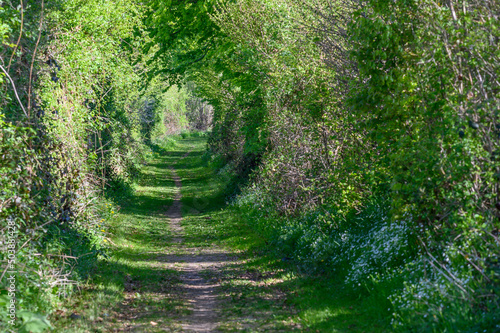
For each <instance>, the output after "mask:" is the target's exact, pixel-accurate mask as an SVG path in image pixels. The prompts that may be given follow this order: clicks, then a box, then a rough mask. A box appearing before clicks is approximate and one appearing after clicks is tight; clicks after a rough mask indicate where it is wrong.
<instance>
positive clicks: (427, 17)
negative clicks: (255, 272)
mask: <svg viewBox="0 0 500 333" xmlns="http://www.w3.org/2000/svg"><path fill="white" fill-rule="evenodd" d="M499 12H500V4H499V3H498V1H497V0H486V1H478V0H450V1H447V2H444V3H440V2H434V1H430V0H396V1H387V0H363V1H351V0H338V1H326V0H274V1H270V0H232V1H229V0H228V1H225V0H199V1H187V2H186V1H160V0H150V1H147V2H145V3H144V2H139V1H134V0H114V1H103V0H91V1H83V0H58V1H50V2H48V3H45V2H44V1H43V0H36V1H29V2H26V3H24V2H23V1H21V2H20V4H17V3H14V2H12V1H10V0H4V1H0V39H1V42H2V46H1V49H0V56H1V73H0V94H1V100H0V105H1V107H2V109H1V113H0V128H1V132H0V156H1V160H0V171H1V174H0V223H1V224H0V228H1V229H2V235H1V236H0V237H1V238H0V241H1V246H2V251H1V254H0V260H1V262H2V273H1V274H2V275H1V278H0V284H1V289H0V305H1V309H0V318H1V321H0V323H1V324H0V327H1V328H2V329H4V328H7V327H8V326H7V325H9V319H10V317H9V313H8V311H7V309H8V308H7V305H8V304H9V302H10V296H9V293H8V290H9V283H10V282H8V281H9V280H7V277H8V276H9V274H10V273H7V272H8V271H9V261H8V260H9V259H12V258H9V252H8V249H10V248H12V245H10V244H13V243H12V242H14V244H15V262H16V266H15V268H16V269H15V272H16V274H15V276H16V290H17V294H16V297H17V298H16V300H17V316H18V318H20V319H21V320H20V321H17V322H16V325H17V326H16V327H15V328H16V329H19V330H20V331H30V330H32V331H35V330H43V329H45V328H47V327H49V326H50V323H49V321H48V320H47V318H46V316H47V315H48V314H50V313H51V312H52V311H53V310H54V309H55V308H57V307H58V306H59V305H60V304H61V303H62V302H64V298H65V296H66V295H67V294H68V293H71V292H72V291H73V288H72V286H74V285H77V284H78V283H80V281H82V280H84V279H85V278H86V277H87V276H88V275H91V274H92V270H93V267H95V266H94V264H95V262H96V260H97V259H98V258H99V257H101V258H104V257H105V256H106V252H105V248H106V241H107V236H106V235H107V234H106V233H107V231H106V230H105V228H103V225H104V223H103V222H104V221H105V220H106V218H107V217H109V216H110V215H112V214H113V213H114V210H116V207H114V206H113V204H112V198H113V197H114V196H119V195H122V194H123V192H124V191H128V190H130V189H131V184H132V181H133V179H134V175H135V174H136V173H137V170H138V168H140V165H141V163H142V162H143V161H144V159H145V156H147V155H148V154H149V152H150V147H151V146H152V145H154V144H162V145H167V144H170V143H169V140H170V139H169V137H168V135H169V134H173V133H179V132H182V131H183V130H186V129H188V128H195V129H197V130H207V129H211V132H210V134H209V146H208V153H207V155H206V156H205V157H206V158H207V159H209V160H210V162H211V163H213V165H215V166H217V167H218V168H219V175H220V176H221V177H222V179H223V180H224V182H225V183H226V185H227V194H228V197H229V199H230V201H232V202H233V204H234V205H235V206H238V207H239V208H241V209H242V210H243V211H244V212H245V214H248V215H250V216H251V217H252V221H254V223H253V227H254V228H255V229H256V230H258V232H259V233H260V234H261V235H262V236H263V237H264V238H265V239H266V241H267V242H268V243H269V244H271V245H272V246H273V247H275V248H277V249H278V251H279V252H280V253H281V254H282V255H283V256H284V257H285V258H288V259H287V260H290V261H293V262H294V263H295V264H296V265H297V267H299V269H301V270H304V271H308V272H314V273H315V274H325V275H328V274H335V275H336V276H337V277H340V278H341V279H342V281H343V284H342V286H341V287H342V288H346V289H350V290H353V291H354V292H356V293H360V294H361V295H366V296H368V297H370V296H373V295H377V297H379V298H382V299H384V300H385V301H386V302H387V303H388V304H390V305H389V306H390V308H389V309H388V310H385V307H384V310H380V311H382V315H383V316H384V317H392V325H393V326H394V329H395V330H401V331H419V332H420V331H435V332H443V331H449V332H456V331H479V330H482V331H484V330H486V331H494V330H498V329H499V326H498V324H497V323H498V322H499V321H500V318H499V316H500V304H499V294H500V261H499V260H500V257H499V253H500V241H499V230H500V222H499V218H500V213H499V211H500V199H499V192H498V191H499V189H498V184H499V179H500V165H499V161H500V159H499V154H500V141H499V138H500V119H499V110H500V100H499V97H498V96H499V93H500V83H499V81H498V77H500V59H499V57H500V53H499V52H500V51H499V48H498V44H499V38H500V36H499V31H500V30H499V27H500V26H499V23H498V22H499V17H498V13H499ZM168 87H171V88H170V89H169V90H167V88H168ZM13 239H14V240H13ZM1 325H3V326H1Z"/></svg>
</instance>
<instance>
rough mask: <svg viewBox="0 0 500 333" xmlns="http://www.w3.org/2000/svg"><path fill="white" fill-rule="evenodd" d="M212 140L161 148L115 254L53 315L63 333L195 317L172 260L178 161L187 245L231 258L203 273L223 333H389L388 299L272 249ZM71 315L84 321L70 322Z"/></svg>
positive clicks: (114, 236) (168, 326) (119, 215)
mask: <svg viewBox="0 0 500 333" xmlns="http://www.w3.org/2000/svg"><path fill="white" fill-rule="evenodd" d="M205 140H206V139H205V138H204V137H197V136H186V138H184V139H181V138H176V144H175V146H169V150H168V151H165V150H162V149H159V148H156V149H155V151H156V153H155V155H154V156H153V157H152V158H151V160H150V162H149V163H148V165H146V166H144V168H143V170H142V172H141V173H142V175H141V178H140V179H139V180H138V182H137V184H135V191H134V194H133V195H131V196H128V197H124V198H122V199H120V200H119V201H118V202H116V204H117V206H118V207H120V209H119V210H118V211H117V212H115V214H114V216H113V217H112V219H111V220H110V221H109V223H108V225H107V226H106V228H107V234H108V235H107V236H108V237H109V241H110V242H111V243H112V244H110V248H109V254H110V258H109V259H108V260H102V261H101V262H100V263H99V267H98V269H97V271H98V274H97V275H95V276H93V277H92V279H91V280H89V281H88V283H86V284H85V286H84V287H83V288H82V290H81V291H80V292H79V293H77V295H75V296H76V297H74V298H73V299H72V300H68V302H67V304H66V305H65V306H64V307H63V308H62V309H61V310H60V311H58V312H57V313H56V314H54V315H53V316H52V317H51V319H52V321H53V322H54V323H55V327H56V329H55V331H57V332H109V331H113V330H118V329H128V328H131V327H132V328H133V327H135V329H137V330H139V331H141V332H160V331H165V330H167V331H168V330H173V329H174V328H173V326H172V325H173V322H174V321H175V318H176V317H178V316H179V315H181V314H185V313H187V310H186V309H187V307H186V304H184V303H183V302H182V301H181V297H180V294H179V283H180V280H179V273H178V271H177V270H176V269H175V268H176V266H175V265H170V266H169V265H167V264H166V262H165V261H166V260H165V257H166V256H168V255H176V254H179V253H180V249H179V248H178V245H176V244H173V243H171V242H170V240H171V237H172V234H171V232H170V230H169V228H168V224H167V223H168V219H167V218H166V217H165V212H166V211H167V209H168V207H169V206H170V205H171V204H172V198H173V194H174V189H175V184H174V182H173V181H172V178H171V171H170V170H169V166H171V165H174V164H175V169H176V171H177V174H178V175H179V176H180V177H181V179H182V183H183V187H182V194H183V199H182V201H183V217H184V219H183V221H182V225H183V227H184V231H185V235H184V237H183V240H184V245H185V246H188V247H193V248H199V249H200V250H202V249H203V248H205V247H207V246H210V245H212V244H215V245H217V246H219V247H220V248H222V249H223V250H224V252H225V253H226V254H227V255H228V258H230V260H228V262H227V264H226V265H225V266H224V268H223V269H221V270H220V271H213V270H212V271H208V270H207V271H205V272H204V273H203V276H204V277H205V278H206V279H207V280H213V281H218V282H219V283H220V285H221V287H220V288H219V296H218V297H219V299H220V300H221V304H222V311H221V317H220V320H221V325H220V330H221V331H223V332H232V331H243V332H256V331H262V332H268V331H282V332H289V331H300V332H302V331H304V332H390V331H391V330H390V328H389V323H388V319H387V318H388V317H389V313H388V311H387V309H388V308H389V306H388V304H387V300H385V299H376V298H375V297H374V296H373V295H370V294H368V293H366V292H365V293H361V294H356V293H353V292H350V291H349V290H346V289H343V287H342V283H341V281H337V280H336V279H335V277H334V276H331V275H324V276H311V275H307V274H305V273H304V272H302V271H301V270H299V269H298V268H297V267H296V265H295V264H294V263H293V262H290V261H283V260H282V259H281V257H280V254H279V253H280V252H279V249H273V248H270V247H269V246H268V245H266V244H267V243H266V240H265V239H264V238H263V237H261V236H260V235H259V234H258V233H257V232H256V231H255V230H254V228H253V226H252V220H251V218H250V217H249V214H247V213H246V212H245V211H241V210H239V209H238V208H236V207H233V206H227V205H226V202H225V197H224V195H223V190H224V188H223V187H224V184H223V183H222V181H221V180H220V179H219V178H218V177H217V175H216V172H215V170H213V169H212V168H210V167H209V166H208V165H207V164H206V162H205V161H204V159H203V155H204V152H205V144H206V141H205ZM188 152H189V155H186V153H188ZM72 313H74V314H76V315H78V316H81V318H80V317H78V318H77V319H71V318H70V315H71V314H72ZM151 322H153V323H156V325H153V324H151Z"/></svg>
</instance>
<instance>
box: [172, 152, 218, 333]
mask: <svg viewBox="0 0 500 333" xmlns="http://www.w3.org/2000/svg"><path fill="white" fill-rule="evenodd" d="M188 154H189V153H187V154H186V155H184V157H186V156H187V155H188ZM170 170H171V174H172V178H173V180H174V182H175V186H176V191H177V193H176V194H175V196H174V202H173V204H172V206H171V207H170V208H169V210H168V211H167V213H166V216H167V217H168V218H169V220H170V221H169V226H170V228H171V230H172V232H173V234H174V237H172V241H173V242H174V243H177V244H179V247H178V251H177V252H178V253H186V254H184V255H177V256H175V261H176V262H172V261H171V262H170V264H171V265H172V264H173V265H174V266H175V265H176V266H177V267H178V269H179V270H180V271H181V276H180V278H181V281H182V283H181V292H182V295H183V296H182V297H183V298H184V300H185V301H187V303H188V306H189V310H191V311H190V312H191V313H190V314H189V315H186V316H183V317H181V318H179V324H180V327H181V329H182V331H184V332H213V331H214V330H215V329H216V328H217V326H218V313H217V310H218V308H219V302H218V299H217V293H216V288H217V287H218V286H219V284H218V283H214V282H211V281H208V280H207V279H205V278H204V277H203V275H204V274H203V273H204V272H205V273H206V272H209V271H215V270H218V269H220V268H221V266H222V265H223V264H222V263H224V262H225V261H227V257H226V255H225V254H224V253H222V251H220V249H217V248H214V247H210V248H203V249H197V248H190V247H187V246H184V245H183V228H182V226H181V221H182V202H181V198H182V194H181V187H182V182H181V179H180V177H179V176H178V175H177V173H176V171H175V168H174V167H171V168H170ZM172 259H174V258H172ZM179 263H180V267H179V266H178V265H179ZM205 275H206V274H205Z"/></svg>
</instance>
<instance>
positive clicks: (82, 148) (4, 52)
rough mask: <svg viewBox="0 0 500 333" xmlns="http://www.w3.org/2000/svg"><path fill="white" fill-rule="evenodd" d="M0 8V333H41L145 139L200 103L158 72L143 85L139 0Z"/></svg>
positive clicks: (98, 250)
mask: <svg viewBox="0 0 500 333" xmlns="http://www.w3.org/2000/svg"><path fill="white" fill-rule="evenodd" d="M0 5H1V7H0V19H1V21H0V33H1V39H2V40H1V41H2V46H1V49H0V56H1V63H0V65H1V66H2V68H1V69H2V72H1V73H0V95H1V99H0V100H1V101H0V103H1V112H0V128H1V132H0V156H1V160H0V174H1V176H0V229H1V230H2V235H1V236H0V245H1V249H2V251H1V253H0V261H1V263H2V265H1V268H2V269H1V272H0V276H1V278H0V280H1V282H0V286H1V287H0V306H1V307H0V330H1V331H4V330H5V331H6V330H14V331H19V332H31V331H33V332H39V331H42V330H44V329H46V328H47V327H50V323H49V321H48V320H47V315H50V314H51V313H52V312H53V311H54V310H55V309H57V308H59V307H60V306H61V305H62V304H64V303H65V302H66V301H67V299H68V297H69V296H70V295H71V294H72V293H73V292H75V291H76V290H77V288H75V287H78V286H79V285H80V284H81V283H82V281H85V279H87V277H90V276H92V275H93V274H94V273H95V272H94V270H95V263H96V261H97V260H98V259H99V258H101V259H105V258H106V243H107V242H108V238H107V233H108V231H107V230H106V228H105V227H104V226H105V221H106V220H107V219H108V218H109V217H111V216H112V215H113V214H114V213H115V211H116V208H117V207H115V206H114V204H113V200H112V199H113V198H114V197H116V196H121V195H123V194H124V192H126V191H129V190H130V188H131V184H132V181H133V179H134V176H135V174H136V173H137V171H138V169H139V167H140V165H141V164H142V163H143V161H144V160H145V157H146V156H147V155H148V154H150V153H151V148H150V145H151V144H152V142H156V141H157V140H162V139H164V137H165V135H166V134H167V133H174V132H179V131H181V130H183V129H186V128H188V127H189V122H188V120H187V118H188V114H189V112H191V113H196V112H199V110H198V108H196V107H194V106H193V107H192V108H190V109H189V110H188V109H186V102H188V101H191V100H193V101H195V100H196V99H194V98H193V99H192V98H191V97H190V96H191V94H190V93H189V91H187V90H185V89H171V90H169V91H168V92H166V91H165V90H166V87H168V86H169V85H170V84H169V83H166V82H165V80H164V79H163V78H162V77H161V76H157V77H155V78H154V79H153V80H151V82H149V85H147V86H146V85H145V82H147V80H146V78H147V76H148V69H147V65H146V62H147V61H149V60H150V58H151V56H150V55H148V54H145V53H144V52H143V51H142V45H143V44H144V43H147V42H148V37H147V35H146V33H145V30H144V25H143V18H144V12H145V10H146V8H145V7H144V6H143V5H141V4H140V3H138V2H135V1H132V0H130V1H129V0H118V1H101V0H95V1H94V0H92V1H80V0H70V1H50V2H48V3H46V2H44V1H29V2H26V1H24V2H23V1H21V2H20V3H16V2H13V1H0ZM151 54H153V53H151ZM204 114H205V115H208V113H207V112H205V113H204ZM167 127H168V131H167ZM148 145H149V146H148ZM9 250H11V251H10V252H9ZM11 277H12V278H13V280H12V279H10V278H11ZM13 281H14V282H13ZM11 285H12V286H14V285H15V298H13V297H12V292H11V290H10V289H11V288H10V286H11ZM11 300H14V301H15V308H13V310H12V312H9V311H10V309H9V308H8V306H9V305H10V304H11V302H12V301H11ZM11 314H16V316H17V319H18V320H14V319H15V318H14V316H13V315H12V316H11Z"/></svg>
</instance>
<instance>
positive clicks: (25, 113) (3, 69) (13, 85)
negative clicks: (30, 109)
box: [0, 65, 29, 118]
mask: <svg viewBox="0 0 500 333" xmlns="http://www.w3.org/2000/svg"><path fill="white" fill-rule="evenodd" d="M0 68H1V69H2V71H3V72H4V74H5V75H6V76H7V78H9V80H10V83H11V84H12V88H13V89H14V94H15V95H16V98H17V101H18V102H19V105H20V106H21V109H22V110H23V112H24V115H25V116H26V118H29V117H28V113H27V112H26V110H25V109H24V106H23V103H21V99H20V98H19V95H18V94H17V89H16V85H15V84H14V81H13V80H12V78H11V77H10V75H9V73H8V72H7V71H6V70H5V68H4V67H3V66H2V65H0Z"/></svg>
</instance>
